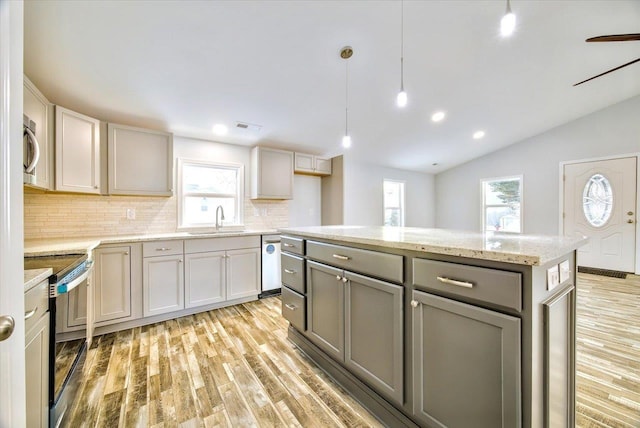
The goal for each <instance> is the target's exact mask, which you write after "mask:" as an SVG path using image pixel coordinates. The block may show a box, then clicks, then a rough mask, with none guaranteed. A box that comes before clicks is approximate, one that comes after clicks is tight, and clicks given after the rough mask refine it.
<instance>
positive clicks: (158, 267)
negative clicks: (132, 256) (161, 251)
mask: <svg viewBox="0 0 640 428" xmlns="http://www.w3.org/2000/svg"><path fill="white" fill-rule="evenodd" d="M182 259H183V255H182V254H179V255H170V256H157V257H145V258H144V259H143V262H142V269H143V274H142V278H143V280H142V294H143V305H142V314H143V316H145V317H148V316H152V315H158V314H165V313H167V312H174V311H179V310H181V309H184V266H183V263H182Z"/></svg>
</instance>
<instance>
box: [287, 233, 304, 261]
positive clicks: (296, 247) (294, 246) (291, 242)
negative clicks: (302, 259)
mask: <svg viewBox="0 0 640 428" xmlns="http://www.w3.org/2000/svg"><path fill="white" fill-rule="evenodd" d="M282 251H286V252H289V253H294V254H300V255H301V256H304V240H303V239H299V238H292V237H290V236H283V237H282Z"/></svg>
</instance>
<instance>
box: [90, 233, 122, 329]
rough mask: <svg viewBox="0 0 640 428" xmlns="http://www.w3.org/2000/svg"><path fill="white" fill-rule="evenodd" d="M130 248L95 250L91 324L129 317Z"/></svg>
mask: <svg viewBox="0 0 640 428" xmlns="http://www.w3.org/2000/svg"><path fill="white" fill-rule="evenodd" d="M130 253H131V248H130V247H129V246H122V247H112V248H101V249H98V250H96V251H95V260H96V265H95V271H94V278H95V281H94V293H93V297H94V308H95V322H103V321H111V320H115V319H118V318H125V317H129V316H131V255H130Z"/></svg>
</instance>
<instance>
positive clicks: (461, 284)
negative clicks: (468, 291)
mask: <svg viewBox="0 0 640 428" xmlns="http://www.w3.org/2000/svg"><path fill="white" fill-rule="evenodd" d="M437 278H438V281H440V282H444V283H445V284H451V285H457V286H458V287H464V288H473V284H472V283H471V282H466V281H456V280H455V279H450V278H445V277H442V276H439V277H437Z"/></svg>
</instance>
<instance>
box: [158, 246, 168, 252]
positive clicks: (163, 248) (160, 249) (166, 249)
mask: <svg viewBox="0 0 640 428" xmlns="http://www.w3.org/2000/svg"><path fill="white" fill-rule="evenodd" d="M170 249H171V248H167V247H162V248H156V251H169V250H170Z"/></svg>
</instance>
